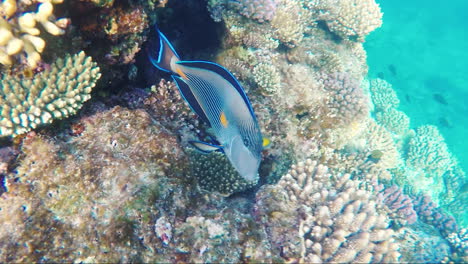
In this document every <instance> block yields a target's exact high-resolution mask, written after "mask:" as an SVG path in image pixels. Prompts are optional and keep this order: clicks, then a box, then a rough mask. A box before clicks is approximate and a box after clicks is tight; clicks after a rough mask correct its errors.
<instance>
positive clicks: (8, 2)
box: [0, 0, 69, 68]
mask: <svg viewBox="0 0 468 264" xmlns="http://www.w3.org/2000/svg"><path fill="white" fill-rule="evenodd" d="M62 1H63V0H45V1H40V2H39V3H37V2H36V1H32V2H30V3H29V4H25V3H26V2H23V1H21V2H20V1H18V2H17V1H15V0H4V1H3V2H2V3H1V4H0V10H2V11H3V12H2V11H0V64H3V65H6V66H10V65H12V64H13V57H14V56H17V55H19V54H21V53H22V52H24V53H26V60H27V64H28V66H29V67H31V68H36V66H37V63H38V62H39V61H40V60H41V55H40V54H41V53H42V51H43V50H44V48H45V46H46V42H45V40H44V39H43V38H41V37H40V36H39V35H40V34H41V31H40V30H39V29H38V28H37V24H41V26H42V28H44V29H45V31H46V32H48V33H49V34H51V35H54V36H57V35H62V34H64V33H65V31H64V30H63V28H65V27H66V26H67V25H68V24H69V20H68V19H66V18H61V19H58V20H55V17H54V15H53V11H54V7H53V4H60V3H62ZM31 4H33V5H37V11H36V12H24V13H20V14H18V10H20V6H19V5H31Z"/></svg>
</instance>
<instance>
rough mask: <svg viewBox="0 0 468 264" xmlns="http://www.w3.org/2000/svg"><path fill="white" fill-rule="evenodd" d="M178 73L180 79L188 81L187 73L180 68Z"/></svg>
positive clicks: (177, 70)
mask: <svg viewBox="0 0 468 264" xmlns="http://www.w3.org/2000/svg"><path fill="white" fill-rule="evenodd" d="M176 72H177V74H179V75H180V77H182V79H184V80H188V77H187V75H185V73H184V72H183V71H182V70H181V69H180V68H179V67H177V68H176Z"/></svg>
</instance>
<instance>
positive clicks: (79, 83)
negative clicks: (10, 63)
mask: <svg viewBox="0 0 468 264" xmlns="http://www.w3.org/2000/svg"><path fill="white" fill-rule="evenodd" d="M100 76H101V74H100V73H99V67H97V64H96V63H94V62H93V61H92V60H91V57H87V56H86V55H85V54H84V52H80V53H78V54H76V55H73V56H67V57H65V58H64V59H58V60H57V61H55V63H53V64H52V65H51V69H50V70H46V71H44V72H42V73H40V74H37V75H35V76H34V77H33V79H31V80H30V79H19V78H16V77H13V76H9V75H4V76H3V78H2V80H1V82H2V84H3V86H2V88H1V90H0V113H1V117H2V119H1V121H0V136H14V135H18V134H22V133H25V132H28V131H29V130H31V129H34V128H36V127H37V126H39V125H42V124H48V123H51V122H52V121H53V120H54V119H62V118H66V117H68V116H70V115H73V114H75V113H76V112H77V111H78V110H79V109H80V108H81V106H82V105H83V103H84V102H86V101H87V100H89V99H90V98H91V95H90V93H91V91H92V89H93V87H94V86H95V85H96V81H97V80H98V79H99V78H100Z"/></svg>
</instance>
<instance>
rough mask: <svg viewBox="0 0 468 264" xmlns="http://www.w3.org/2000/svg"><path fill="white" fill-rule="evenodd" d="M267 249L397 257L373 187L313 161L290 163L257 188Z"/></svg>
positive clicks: (351, 257) (322, 256) (345, 258)
mask: <svg viewBox="0 0 468 264" xmlns="http://www.w3.org/2000/svg"><path fill="white" fill-rule="evenodd" d="M255 210H257V215H258V217H259V218H260V221H261V222H262V223H264V225H265V226H266V229H267V232H268V235H269V239H270V241H271V243H272V249H273V250H278V251H280V252H281V256H282V257H283V258H284V259H286V260H289V261H297V262H305V263H325V262H335V263H337V262H341V263H343V262H346V263H348V262H359V263H371V262H372V263H379V262H383V263H385V262H387V263H388V262H395V261H398V259H399V256H400V254H399V253H398V248H399V245H398V244H397V243H396V242H395V240H394V232H393V230H392V229H390V227H389V219H388V217H387V215H386V214H385V213H382V212H379V211H377V209H376V200H375V197H373V196H372V193H370V192H369V191H366V190H365V189H363V186H362V183H361V182H360V181H358V180H351V179H350V175H349V174H344V175H335V174H333V173H329V172H328V168H327V167H326V166H323V165H318V164H317V162H314V161H311V160H307V161H306V162H301V163H298V164H297V165H294V166H293V167H292V169H291V170H290V171H289V173H288V174H286V175H285V176H283V178H282V179H281V180H280V181H279V182H278V183H277V184H276V185H273V186H264V187H262V189H260V191H259V192H258V193H257V202H256V206H255Z"/></svg>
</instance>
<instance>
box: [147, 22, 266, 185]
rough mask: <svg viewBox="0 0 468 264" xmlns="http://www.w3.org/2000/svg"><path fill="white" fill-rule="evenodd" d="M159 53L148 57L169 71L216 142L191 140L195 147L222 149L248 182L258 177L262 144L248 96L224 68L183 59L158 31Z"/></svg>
mask: <svg viewBox="0 0 468 264" xmlns="http://www.w3.org/2000/svg"><path fill="white" fill-rule="evenodd" d="M158 34H159V41H160V45H159V47H160V48H159V52H158V53H157V55H156V56H153V55H152V54H151V53H149V58H150V60H151V62H152V63H153V65H154V66H156V67H157V68H158V69H160V70H163V71H166V72H169V73H171V74H172V78H173V79H174V81H175V83H176V84H177V87H178V88H179V91H180V93H181V94H182V96H183V98H184V99H185V101H186V102H187V103H188V104H189V106H190V107H191V109H192V110H193V111H194V112H195V113H196V114H197V115H198V116H199V117H200V118H201V119H202V120H203V121H204V122H206V123H207V124H209V125H210V126H211V128H212V130H213V133H214V136H215V137H216V141H217V142H218V143H219V145H217V144H210V143H206V142H201V141H192V142H191V144H192V145H193V146H194V147H195V148H197V149H198V150H200V151H202V152H205V153H209V152H211V151H215V150H221V151H223V152H224V153H225V155H226V156H227V158H228V159H229V161H230V162H231V164H232V165H233V167H234V168H235V169H236V170H237V171H238V172H239V174H240V175H241V176H242V177H243V178H244V179H245V180H247V181H255V180H258V168H259V166H260V161H261V152H262V149H263V143H264V142H266V141H264V140H263V138H262V134H261V132H260V127H259V125H258V122H257V118H256V117H255V113H254V111H253V109H252V105H251V104H250V101H249V99H248V98H247V95H246V94H245V92H244V89H243V88H242V86H241V85H240V84H239V82H238V81H237V80H236V78H235V77H234V76H233V75H232V74H231V73H230V72H229V71H228V70H227V69H225V68H224V67H222V66H221V65H219V64H216V63H213V62H209V61H182V60H180V58H179V56H178V55H177V52H176V51H175V50H174V48H173V47H172V45H171V43H170V42H169V41H168V40H167V38H166V37H165V36H164V35H163V34H162V33H161V32H160V31H159V30H158Z"/></svg>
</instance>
